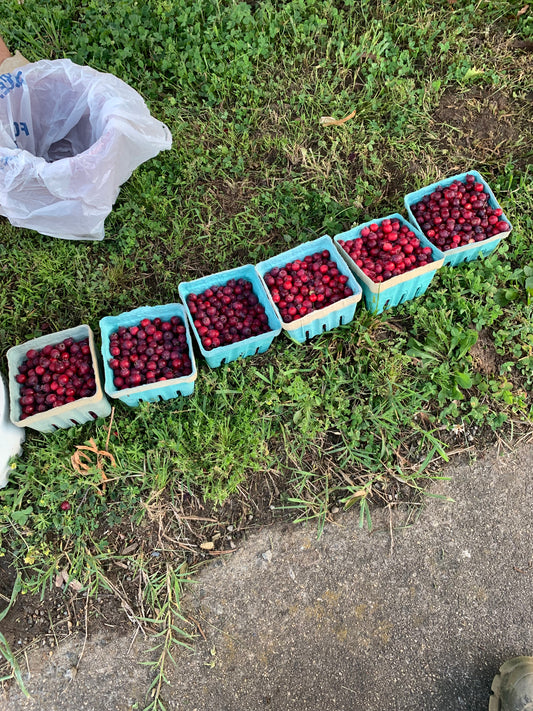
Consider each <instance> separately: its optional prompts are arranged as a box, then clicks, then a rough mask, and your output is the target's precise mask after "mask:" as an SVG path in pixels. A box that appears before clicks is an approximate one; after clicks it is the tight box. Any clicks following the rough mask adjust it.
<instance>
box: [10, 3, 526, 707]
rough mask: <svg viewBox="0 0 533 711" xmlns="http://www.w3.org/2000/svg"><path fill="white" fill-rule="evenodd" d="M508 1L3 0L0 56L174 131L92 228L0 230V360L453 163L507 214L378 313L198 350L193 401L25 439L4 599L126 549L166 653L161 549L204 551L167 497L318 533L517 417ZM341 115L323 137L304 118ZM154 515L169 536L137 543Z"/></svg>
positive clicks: (358, 211)
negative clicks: (102, 95) (248, 347)
mask: <svg viewBox="0 0 533 711" xmlns="http://www.w3.org/2000/svg"><path fill="white" fill-rule="evenodd" d="M523 4H524V3H523V2H503V1H499V0H496V1H494V2H483V1H479V2H469V1H468V0H457V2H454V3H451V2H437V1H428V0H405V1H404V2H401V3H399V2H387V1H383V2H379V3H376V2H370V1H367V0H344V1H343V2H341V1H340V0H339V1H338V2H337V1H335V2H328V3H323V2H318V1H317V0H289V1H288V2H281V1H276V2H275V1H273V0H263V1H258V2H249V3H246V2H232V1H230V0H227V1H226V2H221V1H219V2H217V1H216V0H206V1H205V2H201V3H190V2H186V1H185V0H173V1H172V2H170V0H168V1H167V0H147V1H146V2H143V3H131V2H130V0H116V1H114V2H108V1H106V0H77V1H76V2H74V1H73V0H65V2H62V3H52V2H50V3H42V2H37V1H36V0H25V2H24V3H23V4H19V3H18V2H17V1H16V0H6V1H5V2H4V7H3V15H2V18H1V19H0V34H2V35H3V36H4V38H5V39H6V41H7V42H8V44H9V45H10V46H11V47H12V48H13V49H15V48H18V49H20V50H21V51H22V52H23V53H24V54H25V55H26V56H27V58H28V59H30V60H37V59H39V58H43V57H44V58H49V59H56V58H62V57H68V58H71V59H72V60H73V61H75V62H79V63H81V64H88V65H90V66H93V67H95V68H96V69H99V70H101V71H110V72H112V73H114V74H116V75H117V76H119V77H120V78H122V79H123V80H124V81H126V82H127V83H129V84H130V85H132V86H133V87H134V88H135V89H137V90H138V91H139V92H140V93H141V94H142V95H143V97H144V98H145V100H146V101H147V103H148V105H149V107H150V110H151V112H152V113H153V115H155V116H156V117H157V118H159V119H161V120H163V121H165V122H166V123H167V125H168V126H169V128H170V129H171V132H172V136H173V147H172V149H171V150H170V151H168V152H165V153H162V154H160V155H159V156H158V157H157V158H155V159H153V160H151V161H149V162H148V163H146V164H145V165H143V166H141V167H140V168H139V169H138V170H137V171H136V172H135V173H134V175H133V176H132V177H131V179H130V180H129V181H128V182H127V183H126V184H125V185H124V186H123V187H122V189H121V192H120V195H119V198H118V200H117V203H116V205H115V208H114V210H113V212H112V214H111V215H110V216H109V218H108V219H107V220H106V239H105V240H104V241H103V242H101V243H72V242H64V241H61V240H53V239H51V238H47V237H42V236H40V235H38V234H36V233H34V232H29V231H25V230H21V229H17V228H14V227H11V226H10V225H9V223H8V222H7V221H6V220H3V221H2V222H1V223H0V269H1V274H2V279H1V280H0V355H1V356H2V361H1V364H0V367H1V369H2V371H3V372H4V374H5V373H6V372H7V366H6V359H5V357H4V356H5V353H6V351H7V349H8V348H9V347H10V346H12V345H15V344H17V343H21V342H23V341H25V340H27V339H29V338H32V337H35V336H39V335H41V334H42V333H48V332H52V331H55V330H60V329H63V328H68V327H71V326H74V325H76V324H78V323H87V324H89V325H90V326H91V327H92V328H93V329H95V330H97V328H98V320H99V319H100V318H101V317H102V316H104V315H107V314H116V313H119V312H121V311H123V310H128V309H131V308H134V307H136V306H140V305H144V304H158V303H167V302H170V301H174V300H176V299H177V284H178V283H179V282H180V281H182V280H189V279H192V278H196V277H199V276H203V275H206V274H209V273H213V272H215V271H218V270H221V269H224V268H230V267H234V266H239V265H241V264H244V263H254V262H257V261H260V260H263V259H266V258H268V257H270V256H272V255H274V254H276V253H278V252H280V251H282V250H284V249H286V248H287V247H288V246H292V245H295V244H298V243H301V242H305V241H307V240H310V239H313V238H315V237H318V236H320V235H322V234H324V233H329V234H331V235H335V234H336V233H338V232H340V231H343V230H345V229H348V228H349V227H351V225H352V224H357V223H360V222H364V221H366V220H368V219H374V218H378V217H380V216H383V215H386V214H389V213H391V212H396V211H400V212H403V195H404V194H406V193H407V192H411V191H413V190H415V189H417V188H420V187H422V186H423V185H425V184H428V183H431V182H434V181H436V180H439V179H440V178H443V177H447V176H449V175H452V174H454V173H459V172H463V171H464V170H468V169H469V168H476V169H478V170H480V172H481V173H482V174H483V175H484V177H486V178H487V180H488V181H489V183H490V185H491V187H492V188H493V190H494V192H495V194H496V196H497V197H498V199H499V200H500V202H501V204H502V206H503V208H504V211H505V213H506V214H507V215H508V216H509V217H510V219H511V221H512V224H513V227H514V229H513V231H512V233H511V235H510V237H509V238H508V239H507V240H505V242H504V243H503V244H502V245H501V246H500V248H499V249H498V251H497V252H496V253H495V254H494V255H492V256H490V257H489V258H487V259H481V260H478V261H475V262H472V263H469V264H466V265H462V266H460V267H457V268H453V269H452V268H444V269H441V270H440V272H439V273H438V275H437V276H436V278H435V279H434V281H433V282H432V284H431V286H430V289H429V290H428V292H427V293H426V295H424V296H423V297H421V298H419V299H417V300H416V301H413V302H409V303H407V304H404V305H402V306H400V307H398V308H395V309H394V310H393V311H391V312H390V313H385V314H383V315H380V316H377V317H376V316H372V315H370V314H369V313H368V312H366V311H365V309H364V308H362V307H360V308H359V309H358V311H357V313H356V317H355V320H354V321H353V323H351V324H350V325H348V326H344V327H341V328H339V329H336V330H335V331H333V332H331V333H328V334H324V335H323V336H321V337H319V338H316V339H314V340H313V341H311V342H310V343H308V344H306V345H303V346H302V345H298V344H295V343H292V342H290V341H289V340H288V339H287V338H286V337H284V336H282V337H280V338H279V339H277V340H276V341H275V342H274V344H273V346H272V348H271V349H270V350H269V351H268V352H267V353H266V354H264V355H262V356H257V357H255V358H251V359H248V360H246V361H241V362H235V363H231V364H229V365H227V366H223V367H221V368H219V369H216V370H211V369H209V368H208V367H207V365H206V364H205V363H203V362H200V363H199V377H198V381H197V386H196V390H195V394H194V395H193V396H191V397H190V398H187V399H185V398H178V399H177V400H174V401H170V402H167V403H161V404H157V405H143V406H141V407H140V408H136V409H128V408H127V407H126V406H123V405H121V404H118V405H117V407H116V411H115V414H114V420H113V425H112V427H111V429H109V421H102V420H99V421H97V422H95V423H94V424H92V425H86V426H83V427H74V428H72V429H70V430H65V431H58V432H56V433H54V434H52V435H41V434H38V433H35V432H33V431H28V434H27V441H26V445H25V447H24V453H23V455H22V457H21V458H19V459H18V460H17V461H16V462H15V463H14V467H15V468H14V470H13V475H12V477H11V482H10V485H9V486H8V487H7V488H6V489H4V490H2V491H1V492H0V544H1V547H2V552H3V553H5V554H8V555H10V556H12V557H13V559H14V564H15V565H16V567H17V569H18V570H19V571H20V574H21V579H22V585H23V586H24V588H23V589H24V590H25V591H27V592H31V591H39V592H42V593H43V594H44V593H45V592H46V590H47V588H48V586H49V585H51V584H52V581H53V578H54V575H55V573H56V571H57V570H58V569H63V568H65V567H67V568H68V570H69V574H70V575H71V577H72V578H73V579H74V578H75V579H77V580H79V581H81V583H82V584H83V585H84V586H86V587H87V589H88V590H89V591H90V592H91V593H96V592H97V590H98V589H99V587H104V588H106V587H107V589H110V590H112V591H116V589H117V588H116V581H115V579H114V578H113V576H111V575H110V572H109V571H110V570H111V568H112V563H113V561H119V562H122V563H123V564H124V561H126V564H127V565H129V566H132V567H133V569H135V571H136V574H138V575H140V576H141V578H142V580H143V581H144V583H143V584H142V585H141V589H142V590H143V591H144V598H143V599H144V603H143V604H144V605H146V609H145V610H144V613H143V611H142V609H141V608H140V607H134V608H132V612H133V614H136V615H138V617H139V618H141V617H143V618H146V619H148V618H150V619H152V618H153V619H156V618H157V619H158V620H159V622H158V631H161V630H163V636H162V639H163V647H162V650H163V651H162V654H163V660H164V659H165V658H166V654H167V652H166V650H169V649H170V648H171V643H170V640H171V639H173V638H174V637H173V635H174V633H173V632H172V626H173V625H174V622H171V621H170V620H171V617H172V616H173V615H176V619H179V614H180V612H179V591H180V589H181V588H180V586H181V582H182V578H181V574H180V575H177V574H176V575H175V576H174V577H169V576H171V573H170V572H169V567H168V562H169V560H177V561H179V562H182V561H183V560H185V559H187V560H188V561H189V562H190V563H192V564H194V563H196V562H198V560H203V558H202V556H201V554H200V551H201V549H199V547H198V546H199V542H200V540H201V539H200V538H194V535H196V533H198V530H197V529H195V531H193V533H191V531H189V530H188V529H186V528H185V527H184V526H185V524H184V523H183V521H184V520H185V519H183V518H182V519H179V518H176V517H175V516H174V514H173V511H176V510H179V511H182V513H183V511H187V510H189V509H190V510H192V511H194V512H195V513H196V514H200V516H201V517H202V507H204V508H205V512H204V515H203V517H204V518H210V517H213V516H214V517H215V520H216V518H217V516H218V517H220V518H222V519H223V518H225V517H227V516H228V511H230V512H231V511H233V513H231V515H230V518H231V516H233V518H231V520H234V521H235V520H237V519H238V520H241V519H242V520H243V521H244V520H246V519H247V517H248V516H249V514H250V512H251V511H256V510H260V509H264V508H265V506H266V508H267V509H268V504H265V500H266V498H268V499H269V501H268V503H269V504H270V505H272V506H273V507H274V509H277V508H278V507H282V508H284V509H285V511H288V512H289V513H290V514H291V515H292V516H293V517H294V518H295V519H297V520H312V521H314V522H315V524H316V525H318V528H319V531H320V530H321V528H322V527H323V525H324V523H325V521H326V520H327V517H328V516H329V512H330V510H331V508H332V507H333V506H339V507H340V506H351V505H358V506H360V508H361V521H362V523H364V521H368V520H369V517H370V516H371V505H372V502H374V503H375V502H377V501H382V502H383V503H385V504H388V503H390V501H391V499H390V498H389V495H390V496H392V497H394V496H396V495H397V494H398V492H400V497H401V496H403V495H404V494H403V493H402V492H404V493H405V494H406V492H408V491H411V492H420V491H421V490H424V489H425V488H426V487H427V484H428V482H429V481H430V480H431V478H432V477H437V476H440V473H439V468H440V466H441V465H442V463H443V462H444V461H445V460H446V459H447V454H446V450H449V449H450V448H451V449H457V448H461V447H464V446H470V445H471V444H472V443H474V444H484V443H485V441H486V440H487V438H489V439H490V433H498V435H499V436H502V434H503V433H504V432H510V431H511V430H512V429H513V428H514V429H516V428H517V427H519V426H521V423H527V422H529V423H530V422H531V417H532V414H533V408H532V404H531V390H532V386H533V295H532V282H531V279H532V276H533V271H532V270H533V250H532V248H531V240H530V235H531V233H532V231H533V218H532V215H533V193H532V188H531V185H532V179H533V169H532V166H531V157H532V155H533V142H532V140H531V122H530V115H531V91H532V89H533V87H532V85H531V76H532V72H531V69H532V62H531V55H530V53H528V52H527V50H524V49H521V48H520V47H519V46H516V42H517V40H527V39H531V35H532V33H533V23H532V19H531V18H532V16H533V13H532V12H531V10H530V11H529V12H526V13H523V14H522V15H520V16H517V13H518V11H519V10H520V9H521V8H522V6H523ZM353 110H355V112H356V114H355V117H354V118H353V119H351V120H350V121H348V122H347V123H346V124H344V125H343V126H341V127H329V128H326V127H323V126H321V125H320V123H319V119H320V117H321V116H334V117H336V118H342V117H343V116H346V115H348V114H349V113H350V112H351V111H353ZM482 347H483V348H486V349H488V351H487V353H488V356H490V358H489V361H488V365H485V366H483V365H482V364H481V365H480V360H479V353H480V352H481V349H482ZM473 349H474V350H473ZM476 349H477V351H476ZM476 353H477V355H476ZM506 428H507V429H506ZM108 437H109V445H108V448H109V451H110V452H111V453H112V454H113V455H114V457H115V459H116V462H117V466H116V467H115V468H112V469H111V468H108V469H107V470H106V472H107V475H108V476H109V477H111V478H112V481H111V482H110V483H109V484H108V485H107V487H106V490H105V493H103V494H102V492H101V488H100V486H99V484H100V480H101V474H100V472H99V471H98V469H97V467H93V468H91V469H90V471H89V472H88V473H87V475H86V476H82V475H80V474H78V473H76V472H75V471H74V470H73V468H72V465H71V462H70V457H71V456H72V454H73V453H74V451H75V447H76V445H78V444H83V443H85V442H87V441H88V440H89V439H90V438H94V440H95V441H96V443H97V445H98V446H99V447H100V448H104V447H105V446H106V442H107V439H108ZM406 495H407V494H406ZM63 500H69V501H70V502H72V508H71V509H70V511H68V512H63V511H61V510H60V508H59V505H60V503H61V502H62V501H63ZM392 500H393V501H394V500H395V499H394V498H393V499H392ZM187 507H189V509H188V508H187ZM235 511H238V514H236V513H235ZM206 513H207V514H208V515H205V514H206ZM239 517H240V518H239ZM130 522H131V525H132V526H135V527H136V529H135V530H136V531H138V534H137V535H138V538H139V540H141V541H142V545H141V546H140V548H139V550H138V551H136V552H135V553H129V554H123V553H122V548H121V546H119V544H118V541H119V538H117V536H116V535H115V534H116V532H117V531H120V530H122V528H123V527H124V526H128V525H130ZM161 526H162V527H163V530H164V531H166V532H167V533H168V535H169V536H170V538H172V539H173V540H174V541H181V543H185V545H186V548H180V547H179V545H178V544H177V543H172V544H171V543H169V542H168V541H167V544H165V545H168V548H163V549H161V550H160V547H159V548H158V545H159V544H157V543H155V544H154V545H152V541H153V538H152V534H153V532H154V530H156V529H158V527H159V528H160V527H161ZM210 526H211V524H209V523H205V535H206V537H209V536H210V535H212V534H213V532H214V529H213V530H212V529H211V528H210ZM193 534H194V535H193ZM143 537H144V539H143ZM61 540H63V541H64V542H63V543H61V544H60V542H59V541H61ZM221 540H222V539H221ZM187 546H188V548H187ZM154 547H155V550H157V551H159V552H160V553H161V555H160V556H159V557H155V558H154V557H152V556H151V552H150V551H152V550H153V549H154ZM169 551H171V552H169ZM172 575H174V573H172ZM158 591H159V592H158ZM130 602H131V601H130ZM169 615H170V616H169ZM165 621H166V622H165ZM169 635H170V636H169ZM159 668H160V670H161V669H162V665H160V667H159ZM161 673H163V672H162V671H161ZM162 678H163V677H161V676H158V677H157V680H158V681H157V682H156V685H155V687H154V689H155V690H156V691H154V696H153V697H152V698H151V700H150V702H151V703H152V704H154V703H156V704H157V703H159V700H160V699H161V698H163V697H164V686H163V685H162V684H160V683H159V681H160V680H161V679H162ZM154 699H155V701H154ZM154 708H156V706H154Z"/></svg>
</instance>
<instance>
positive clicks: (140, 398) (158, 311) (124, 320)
mask: <svg viewBox="0 0 533 711" xmlns="http://www.w3.org/2000/svg"><path fill="white" fill-rule="evenodd" d="M173 316H178V317H179V318H180V319H181V320H182V321H183V325H184V326H185V332H186V335H187V345H188V351H189V358H190V359H191V366H192V371H191V373H190V375H185V376H183V377H181V378H172V379H171V380H162V381H156V382H155V383H145V384H144V385H137V386H135V387H132V388H123V389H122V390H119V389H118V388H116V387H115V385H114V383H113V370H112V369H111V366H110V365H109V361H110V359H111V357H112V356H111V353H110V352H109V339H110V336H111V334H112V333H115V332H116V331H117V329H118V328H119V327H120V326H124V327H126V328H129V327H130V326H138V325H139V323H140V322H141V321H142V320H143V319H144V318H148V319H150V321H153V320H154V319H155V318H160V319H161V320H162V321H169V320H170V319H171V318H172V317H173ZM100 331H101V333H102V358H103V361H104V375H105V385H104V387H105V391H106V393H107V394H108V395H109V397H112V398H114V399H115V400H120V401H121V402H123V403H125V404H126V405H130V406H131V407H136V406H137V405H139V403H140V402H158V401H161V400H171V399H172V398H175V397H179V396H180V395H185V396H186V395H192V393H193V392H194V384H195V381H196V378H197V376H198V373H197V370H196V363H195V360H194V353H193V349H192V343H191V334H190V331H189V326H188V324H187V318H186V316H185V310H184V308H183V306H182V305H181V304H164V305H161V306H140V307H139V308H137V309H133V311H125V312H124V313H121V314H118V316H105V317H104V318H102V319H100Z"/></svg>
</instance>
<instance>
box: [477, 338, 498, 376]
mask: <svg viewBox="0 0 533 711" xmlns="http://www.w3.org/2000/svg"><path fill="white" fill-rule="evenodd" d="M470 355H471V356H472V364H473V366H474V368H475V370H477V371H478V372H480V373H483V375H489V376H494V375H499V373H500V366H501V364H502V362H503V358H502V357H501V356H500V355H499V354H498V353H497V351H496V348H495V347H494V343H493V341H492V338H491V336H490V333H489V332H488V331H487V330H486V329H483V330H481V331H480V333H479V338H478V340H477V341H476V343H474V345H473V346H472V348H471V349H470Z"/></svg>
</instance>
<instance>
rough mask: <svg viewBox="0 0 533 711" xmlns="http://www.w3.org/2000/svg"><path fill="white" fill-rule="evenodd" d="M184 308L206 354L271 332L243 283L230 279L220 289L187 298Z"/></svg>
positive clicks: (248, 285)
mask: <svg viewBox="0 0 533 711" xmlns="http://www.w3.org/2000/svg"><path fill="white" fill-rule="evenodd" d="M187 306H188V307H189V311H190V313H191V316H192V318H193V323H194V325H195V327H196V330H197V332H198V335H199V336H200V340H201V342H202V346H203V347H204V348H205V349H206V350H207V351H210V350H212V349H213V348H219V347H220V346H228V345H230V344H231V343H238V342H239V341H244V340H245V339H246V338H250V337H251V336H258V335H260V334H261V333H267V332H268V331H271V330H272V329H271V328H270V326H269V325H268V316H267V315H266V313H265V307H264V306H263V304H261V303H259V299H258V298H257V295H256V294H254V290H253V285H252V283H251V282H249V281H248V280H247V279H242V278H241V279H230V280H229V281H228V282H227V283H226V284H225V285H224V286H213V287H211V288H209V289H206V290H205V291H203V292H202V293H201V294H189V295H188V296H187Z"/></svg>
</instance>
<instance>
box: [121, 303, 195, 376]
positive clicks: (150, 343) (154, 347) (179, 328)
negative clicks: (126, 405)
mask: <svg viewBox="0 0 533 711" xmlns="http://www.w3.org/2000/svg"><path fill="white" fill-rule="evenodd" d="M164 343H165V344H168V347H166V346H165V345H163V344H164ZM109 352H110V355H111V358H110V359H109V360H108V363H109V366H110V368H111V370H112V371H113V384H114V386H115V387H116V388H117V390H123V389H124V388H134V387H137V386H139V385H146V384H147V383H150V384H151V383H155V382H159V381H164V380H172V379H174V378H182V377H185V376H187V375H190V374H191V373H192V361H191V359H190V356H189V344H188V343H187V332H186V329H185V326H184V325H183V321H182V320H181V319H180V318H179V317H178V316H173V317H172V318H171V319H169V320H167V321H163V320H162V319H160V318H156V319H153V320H150V319H149V318H144V319H142V321H141V322H140V323H139V324H138V325H135V326H130V327H129V328H125V327H124V326H121V327H119V328H118V329H117V331H116V332H115V333H112V334H111V335H110V336H109ZM172 354H176V357H175V358H174V359H173V358H172ZM178 358H179V363H177V362H176V363H175V364H173V360H174V361H177V359H178Z"/></svg>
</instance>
